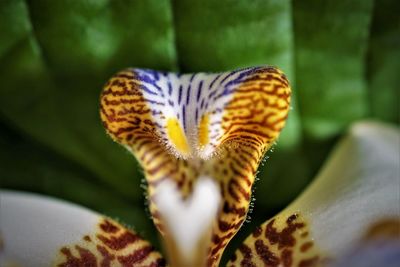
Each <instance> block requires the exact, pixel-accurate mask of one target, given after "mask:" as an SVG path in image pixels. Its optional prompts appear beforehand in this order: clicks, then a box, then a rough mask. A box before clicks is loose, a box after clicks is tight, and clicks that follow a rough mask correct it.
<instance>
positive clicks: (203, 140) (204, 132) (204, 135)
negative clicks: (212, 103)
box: [199, 114, 210, 148]
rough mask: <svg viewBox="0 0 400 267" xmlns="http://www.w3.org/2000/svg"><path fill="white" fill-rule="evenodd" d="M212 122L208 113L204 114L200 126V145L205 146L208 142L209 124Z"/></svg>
mask: <svg viewBox="0 0 400 267" xmlns="http://www.w3.org/2000/svg"><path fill="white" fill-rule="evenodd" d="M209 123H210V118H209V116H208V114H204V115H203V117H201V121H200V126H199V145H200V147H201V148H202V147H204V146H205V145H207V144H208V141H209V138H208V124H209Z"/></svg>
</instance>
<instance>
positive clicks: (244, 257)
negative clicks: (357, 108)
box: [228, 122, 400, 266]
mask: <svg viewBox="0 0 400 267" xmlns="http://www.w3.org/2000/svg"><path fill="white" fill-rule="evenodd" d="M399 151H400V131H399V129H398V128H395V127H393V126H388V125H384V124H380V123H374V122H364V123H357V124H355V125H354V126H353V127H352V128H351V130H350V133H349V135H348V136H347V137H345V138H344V139H343V140H342V141H341V142H340V143H339V144H338V145H337V147H336V148H335V149H334V152H333V153H332V155H331V157H330V159H329V160H328V162H327V163H326V165H325V166H324V167H323V169H322V170H321V172H320V174H319V175H318V176H317V178H316V180H315V181H314V182H313V183H312V184H311V185H310V186H309V188H308V189H307V190H306V191H305V192H304V193H303V194H302V195H301V196H300V197H299V198H298V199H297V200H295V201H294V202H293V203H292V204H291V205H290V206H289V207H288V208H286V209H285V210H284V211H282V212H281V213H279V214H278V215H276V216H275V217H274V218H272V219H271V220H268V221H267V222H265V223H264V224H263V225H261V227H259V228H257V229H256V230H255V231H254V233H253V234H252V235H251V236H249V237H248V238H247V239H246V241H245V242H244V243H243V245H242V246H241V247H240V248H239V251H237V252H236V254H235V257H234V258H233V259H232V260H231V261H230V262H229V264H228V266H241V264H242V263H243V262H246V263H247V264H248V266H259V265H262V264H266V262H273V264H275V265H278V264H282V266H320V265H323V264H324V263H326V261H332V260H334V259H336V258H340V257H342V256H343V255H346V254H347V252H348V251H350V250H352V249H353V248H355V247H357V246H358V245H359V244H361V243H365V242H366V241H368V240H371V239H391V238H394V239H399V237H400V236H399V235H400V232H399V230H400V229H399V226H400V200H399V191H400V186H399V185H400V178H399V177H400V176H399V173H400V170H399V168H400V166H399V162H400V155H399ZM396 229H397V230H396ZM398 241H399V240H398ZM398 241H397V242H398ZM252 264H253V265H252ZM273 264H270V265H271V266H275V265H273Z"/></svg>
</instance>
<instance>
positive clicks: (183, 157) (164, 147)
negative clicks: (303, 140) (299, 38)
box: [100, 66, 290, 266]
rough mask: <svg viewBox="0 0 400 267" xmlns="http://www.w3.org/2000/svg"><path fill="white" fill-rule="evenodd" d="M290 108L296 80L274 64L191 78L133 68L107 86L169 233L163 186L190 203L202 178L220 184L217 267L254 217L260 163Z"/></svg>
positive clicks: (113, 114) (114, 127)
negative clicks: (160, 197)
mask: <svg viewBox="0 0 400 267" xmlns="http://www.w3.org/2000/svg"><path fill="white" fill-rule="evenodd" d="M289 107H290V87H289V83H288V81H287V79H286V77H285V75H284V74H283V73H282V72H281V71H280V70H278V69H276V68H273V67H266V66H261V67H252V68H246V69H240V70H235V71H230V72H223V73H216V74H212V73H196V74H183V75H181V74H176V73H165V72H157V71H152V70H144V69H128V70H126V71H122V72H120V73H118V74H117V75H115V76H114V77H112V78H111V79H110V80H109V82H108V83H107V84H106V85H105V88H104V90H103V93H102V95H101V103H100V114H101V119H102V121H103V124H104V126H105V128H106V130H107V132H108V133H109V135H110V136H111V137H112V138H113V139H114V140H115V141H117V142H119V143H120V144H122V145H124V146H125V147H126V148H127V149H128V150H129V151H131V152H132V153H133V154H134V155H135V156H136V158H137V159H138V161H139V162H140V164H141V165H142V167H143V169H144V174H145V176H146V180H147V183H148V193H149V200H150V211H151V213H152V215H153V219H154V222H155V224H156V226H157V228H158V229H159V230H160V232H161V233H163V234H164V230H163V229H164V228H165V227H164V222H163V219H162V216H161V213H160V211H159V209H158V207H157V206H158V205H157V204H156V203H155V201H154V199H155V198H154V197H155V196H156V195H157V192H158V190H159V186H160V185H161V184H162V183H163V181H166V180H169V181H172V182H174V183H175V184H176V186H177V188H178V189H179V191H180V193H181V195H182V196H183V197H184V198H187V197H189V196H190V194H191V193H192V192H193V191H194V188H195V184H196V182H197V181H198V180H199V179H200V177H203V176H206V177H212V178H213V180H214V181H215V182H216V183H217V184H218V185H219V189H220V190H219V191H220V195H221V205H222V207H223V208H222V209H221V211H220V212H219V213H218V216H217V218H216V219H215V223H214V224H213V225H214V226H213V229H212V240H214V242H212V243H211V245H210V247H209V249H208V251H209V255H208V256H207V257H208V259H209V260H210V262H208V263H207V264H208V265H210V266H215V265H217V264H218V262H219V260H220V258H221V255H222V251H223V250H224V248H225V247H226V245H227V244H228V242H229V240H230V239H231V238H232V237H233V236H234V235H235V234H236V232H237V231H238V229H239V228H240V227H241V225H242V223H243V222H244V220H245V218H246V214H247V211H248V209H249V203H250V199H251V188H252V184H253V182H254V176H255V174H256V171H257V168H258V165H259V163H260V161H261V159H262V158H263V156H264V153H265V151H266V150H267V149H268V148H269V147H270V146H271V145H272V144H273V143H274V142H275V140H276V138H277V137H278V135H279V133H280V131H281V130H282V128H283V127H284V125H285V121H286V119H287V116H288V112H289Z"/></svg>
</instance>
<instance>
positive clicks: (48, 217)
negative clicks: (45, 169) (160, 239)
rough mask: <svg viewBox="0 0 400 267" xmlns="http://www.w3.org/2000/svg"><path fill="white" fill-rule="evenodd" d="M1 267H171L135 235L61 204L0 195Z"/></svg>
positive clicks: (14, 194) (23, 195)
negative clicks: (167, 266)
mask: <svg viewBox="0 0 400 267" xmlns="http://www.w3.org/2000/svg"><path fill="white" fill-rule="evenodd" d="M0 203H1V209H0V266H5V267H7V266H58V267H67V266H93V267H96V266H102V267H107V266H109V267H111V266H121V267H122V266H153V267H156V266H166V263H165V260H164V259H163V258H162V257H161V255H160V254H159V253H158V252H156V251H155V250H154V248H153V247H152V246H151V245H150V244H149V243H148V242H147V241H145V240H143V239H142V238H140V237H139V236H138V235H137V234H136V233H135V232H134V231H132V230H129V229H127V228H126V227H124V226H122V225H121V224H119V223H117V222H115V221H113V220H112V219H109V218H106V217H103V216H101V215H99V214H96V213H94V212H92V211H89V210H87V209H85V208H82V207H79V206H76V205H74V204H71V203H67V202H63V201H59V200H56V199H52V198H48V197H41V196H38V195H32V194H27V193H18V192H12V191H0Z"/></svg>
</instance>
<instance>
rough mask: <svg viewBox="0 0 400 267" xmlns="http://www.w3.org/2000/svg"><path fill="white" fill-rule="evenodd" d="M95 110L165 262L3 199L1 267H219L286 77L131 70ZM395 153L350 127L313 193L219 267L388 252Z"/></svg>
mask: <svg viewBox="0 0 400 267" xmlns="http://www.w3.org/2000/svg"><path fill="white" fill-rule="evenodd" d="M100 102H101V103H100V109H101V112H100V113H101V118H102V121H103V124H104V127H105V128H106V130H107V132H108V134H109V135H110V136H111V137H112V138H113V139H114V140H115V141H117V142H118V143H120V144H121V145H123V146H124V147H126V148H127V149H128V151H130V152H131V153H132V154H133V155H134V156H135V157H136V158H137V160H138V161H139V162H140V163H141V165H142V167H143V170H144V175H145V177H146V180H147V184H148V187H147V195H148V200H149V206H150V212H151V215H152V218H153V220H154V223H155V225H156V227H157V229H158V231H159V233H160V235H161V237H162V240H163V242H164V245H165V253H166V254H165V255H166V257H165V258H163V257H162V256H161V253H159V252H156V251H155V249H154V248H153V247H152V246H151V245H150V243H149V242H147V241H145V240H143V239H142V238H140V237H139V236H138V234H137V233H136V232H135V231H133V230H131V229H129V228H127V227H126V226H123V225H122V224H121V223H118V222H116V221H115V220H112V219H110V218H107V217H104V216H102V215H99V214H96V213H94V212H91V211H88V210H85V209H83V208H80V207H77V206H75V205H73V204H67V203H64V202H60V201H57V200H53V199H49V198H43V197H38V196H32V195H29V194H22V193H16V192H10V191H8V192H7V191H4V192H2V194H1V209H0V215H1V216H0V231H1V235H2V239H1V240H2V246H0V263H2V264H6V263H7V264H14V263H16V264H20V265H23V266H25V265H26V266H47V265H49V264H50V265H53V266H166V265H169V266H196V267H197V266H218V265H219V263H220V259H221V256H222V253H223V251H224V249H225V248H226V246H227V244H228V243H229V241H230V240H231V239H232V238H233V237H234V236H235V234H236V233H237V231H238V230H239V229H240V227H241V226H242V224H243V222H244V220H245V218H246V215H247V212H248V210H249V205H250V200H251V192H252V191H251V189H252V185H253V182H254V180H255V175H256V172H257V167H258V165H259V163H260V162H261V161H262V159H263V156H264V154H265V152H266V151H267V150H268V149H269V148H270V147H271V146H272V145H273V144H274V142H275V141H276V139H277V137H278V135H279V132H280V131H281V129H282V128H283V127H284V124H285V120H286V118H287V116H288V112H289V107H290V86H289V83H288V81H287V79H286V77H285V75H284V74H283V73H282V72H281V71H280V70H278V69H276V68H273V67H256V68H247V69H241V70H237V71H232V72H225V73H220V74H206V73H198V74H184V75H181V74H175V73H166V72H157V71H152V70H144V69H128V70H125V71H122V72H120V73H118V74H117V75H115V76H114V77H112V78H111V79H110V80H109V81H108V83H107V84H106V85H105V88H104V90H103V93H102V95H101V99H100ZM399 146H400V134H399V130H398V129H396V128H395V127H392V126H387V125H384V124H379V123H372V122H365V123H359V124H355V125H354V126H353V127H351V129H350V131H349V133H348V135H347V136H346V137H344V138H343V140H341V142H340V143H339V144H338V145H337V147H336V148H335V150H334V151H333V152H332V155H331V156H330V159H329V160H328V162H327V163H326V164H325V166H324V168H323V169H322V170H321V172H320V173H319V174H318V175H317V177H316V179H315V180H314V182H313V183H312V184H311V185H310V186H309V187H308V188H307V189H306V190H305V192H304V193H303V194H302V195H301V196H299V198H297V199H296V200H295V201H294V202H293V203H292V204H290V205H289V206H288V207H287V208H286V209H284V210H283V211H282V212H280V213H279V214H277V215H276V216H274V217H273V218H271V219H269V220H267V221H266V222H265V223H264V224H262V225H261V226H259V227H257V228H256V229H254V232H253V233H252V234H251V235H250V236H249V237H248V238H247V239H246V240H245V241H244V243H243V244H242V245H241V246H240V247H239V249H238V251H237V252H236V253H235V254H234V256H233V258H232V259H231V260H230V261H229V262H228V266H284V267H287V266H302V267H307V266H324V265H327V264H335V263H337V262H338V261H337V259H343V258H345V256H346V253H347V252H349V251H351V250H352V249H355V248H357V247H359V246H360V244H362V243H363V242H365V240H375V239H384V240H391V239H396V238H398V235H399V233H398V232H396V231H397V230H398V226H399V222H400V213H399V209H400V207H399V205H400V204H399V203H400V200H399V184H400V181H399V162H400V159H399V153H398V151H399ZM294 179H295V177H294ZM27 203H29V204H27ZM27 215H29V216H27ZM396 235H397V236H396Z"/></svg>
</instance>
